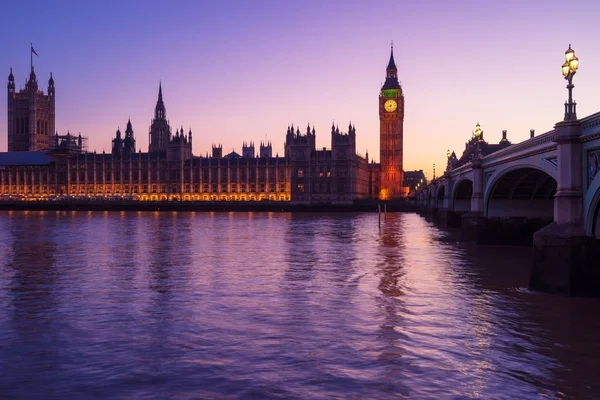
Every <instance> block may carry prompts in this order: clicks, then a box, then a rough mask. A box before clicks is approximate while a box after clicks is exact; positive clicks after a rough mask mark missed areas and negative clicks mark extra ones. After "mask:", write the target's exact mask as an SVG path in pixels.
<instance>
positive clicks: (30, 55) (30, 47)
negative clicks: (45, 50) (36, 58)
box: [29, 42, 33, 71]
mask: <svg viewBox="0 0 600 400" xmlns="http://www.w3.org/2000/svg"><path fill="white" fill-rule="evenodd" d="M29 59H30V60H29V65H30V67H31V70H32V71H33V43H31V42H29Z"/></svg>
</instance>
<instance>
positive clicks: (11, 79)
mask: <svg viewBox="0 0 600 400" xmlns="http://www.w3.org/2000/svg"><path fill="white" fill-rule="evenodd" d="M7 88H8V92H9V93H14V91H15V77H14V76H13V73H12V68H11V69H10V74H8V85H7Z"/></svg>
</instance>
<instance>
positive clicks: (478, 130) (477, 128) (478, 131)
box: [473, 122, 483, 159]
mask: <svg viewBox="0 0 600 400" xmlns="http://www.w3.org/2000/svg"><path fill="white" fill-rule="evenodd" d="M473 134H474V135H475V144H476V149H475V158H476V159H479V158H481V151H480V149H479V140H480V139H481V135H483V131H482V130H481V126H479V122H478V123H477V125H476V126H475V132H474V133H473Z"/></svg>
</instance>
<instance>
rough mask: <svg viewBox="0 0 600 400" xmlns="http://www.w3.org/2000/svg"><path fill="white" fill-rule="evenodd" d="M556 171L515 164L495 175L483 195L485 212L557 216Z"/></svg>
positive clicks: (527, 216)
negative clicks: (555, 211) (555, 200)
mask: <svg viewBox="0 0 600 400" xmlns="http://www.w3.org/2000/svg"><path fill="white" fill-rule="evenodd" d="M555 173H556V172H555V171H551V170H549V169H546V168H540V167H538V166H535V165H528V164H527V165H516V166H513V167H510V168H506V169H503V170H501V171H499V172H498V173H496V174H495V175H494V176H492V179H491V180H490V182H489V184H488V185H487V188H486V191H485V195H484V215H485V216H486V217H488V218H494V217H524V218H529V219H543V220H548V222H551V221H552V220H553V219H554V194H555V193H556V185H557V184H556V178H555Z"/></svg>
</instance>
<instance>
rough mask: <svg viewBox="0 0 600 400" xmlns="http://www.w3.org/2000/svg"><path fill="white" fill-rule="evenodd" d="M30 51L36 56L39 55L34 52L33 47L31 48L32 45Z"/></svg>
mask: <svg viewBox="0 0 600 400" xmlns="http://www.w3.org/2000/svg"><path fill="white" fill-rule="evenodd" d="M31 52H32V53H33V54H35V55H36V56H38V57H39V54H38V53H36V52H35V49H34V48H33V45H31Z"/></svg>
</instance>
